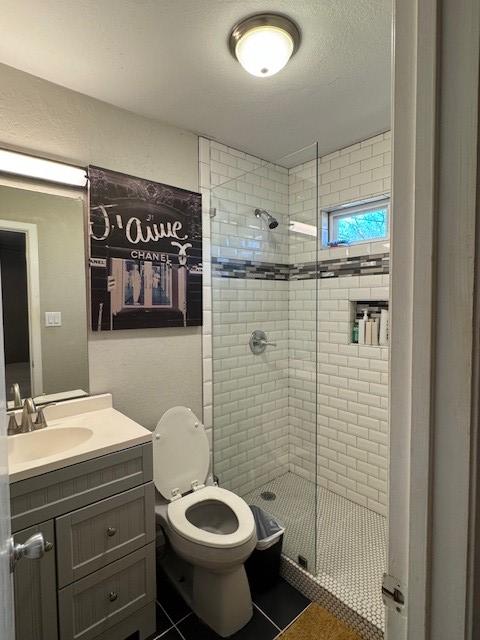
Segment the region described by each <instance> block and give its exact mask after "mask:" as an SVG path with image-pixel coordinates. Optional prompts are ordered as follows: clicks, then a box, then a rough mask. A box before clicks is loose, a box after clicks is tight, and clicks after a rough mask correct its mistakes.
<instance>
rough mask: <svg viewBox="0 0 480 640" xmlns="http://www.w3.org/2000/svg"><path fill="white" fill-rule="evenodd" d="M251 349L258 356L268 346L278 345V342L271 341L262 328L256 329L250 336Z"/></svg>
mask: <svg viewBox="0 0 480 640" xmlns="http://www.w3.org/2000/svg"><path fill="white" fill-rule="evenodd" d="M248 344H249V345H250V350H251V352H252V353H253V354H255V355H256V356H258V355H261V354H262V353H263V352H264V351H265V349H266V348H267V347H276V346H277V343H276V342H269V341H268V340H267V334H266V333H265V331H262V330H261V329H256V330H255V331H254V332H253V333H252V335H251V336H250V340H249V343H248Z"/></svg>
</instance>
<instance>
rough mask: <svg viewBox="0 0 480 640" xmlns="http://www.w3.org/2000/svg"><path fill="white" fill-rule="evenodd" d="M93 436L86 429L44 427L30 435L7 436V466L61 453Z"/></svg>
mask: <svg viewBox="0 0 480 640" xmlns="http://www.w3.org/2000/svg"><path fill="white" fill-rule="evenodd" d="M92 435H93V431H92V430H91V429H87V428H86V427H46V428H45V429H40V430H39V431H32V432H31V433H21V434H19V435H17V436H9V437H8V438H7V442H8V461H9V464H10V465H12V464H21V463H25V462H31V461H33V460H38V459H40V458H47V457H49V456H54V455H57V454H58V453H63V452H65V451H68V450H69V449H73V448H74V447H77V446H78V445H80V444H83V443H84V442H86V441H87V440H89V439H90V438H91V437H92Z"/></svg>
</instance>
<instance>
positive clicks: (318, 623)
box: [278, 602, 361, 640]
mask: <svg viewBox="0 0 480 640" xmlns="http://www.w3.org/2000/svg"><path fill="white" fill-rule="evenodd" d="M278 640H361V638H360V636H359V635H357V634H356V633H354V632H353V631H352V630H351V629H349V628H348V627H347V626H346V625H345V624H344V623H343V622H340V620H338V619H337V618H335V616H333V615H332V614H331V613H329V612H328V611H327V610H326V609H324V608H323V607H321V606H320V605H319V604H317V603H316V602H312V604H310V605H309V606H308V607H307V608H306V609H305V611H304V612H303V613H302V614H301V615H300V616H299V617H298V618H297V619H296V620H295V622H293V623H292V624H291V625H290V626H289V627H288V629H286V630H285V631H284V632H283V633H281V634H280V635H279V636H278Z"/></svg>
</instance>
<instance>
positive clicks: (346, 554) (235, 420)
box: [200, 132, 391, 637]
mask: <svg viewBox="0 0 480 640" xmlns="http://www.w3.org/2000/svg"><path fill="white" fill-rule="evenodd" d="M200 145H201V146H200V161H201V162H200V181H201V186H202V193H203V196H204V220H205V223H204V231H207V235H206V249H207V253H208V257H209V260H208V261H207V265H206V266H207V271H209V270H210V269H211V289H210V287H209V286H208V284H209V283H207V289H208V290H207V291H206V293H207V301H208V304H211V322H209V320H210V316H209V314H208V312H209V310H207V322H206V326H205V327H204V332H205V344H206V345H207V347H206V349H204V356H205V362H204V364H205V367H206V376H205V379H206V389H205V391H206V393H205V413H206V415H207V416H209V414H210V411H211V410H212V409H213V416H212V418H211V421H212V425H213V431H212V433H213V438H212V439H213V443H212V447H213V460H214V468H213V470H214V473H215V474H216V475H217V476H218V478H219V480H220V483H221V485H222V486H225V487H226V488H228V489H231V490H232V491H235V492H236V493H238V494H239V495H241V496H243V497H244V498H245V499H246V500H247V501H248V502H249V503H250V504H253V503H255V504H257V505H259V506H261V507H262V508H264V509H265V510H267V511H269V512H270V513H273V514H274V515H276V516H277V517H278V518H279V519H280V520H282V522H283V523H284V524H285V526H286V534H285V541H284V552H285V554H286V556H288V557H289V558H290V559H291V560H293V561H294V562H295V563H300V564H301V565H303V566H304V567H306V569H307V572H308V573H310V574H311V576H312V579H313V580H314V581H315V582H316V583H318V585H319V588H321V589H326V590H327V592H329V593H331V594H332V595H333V596H334V597H336V598H338V600H339V601H341V602H342V603H344V604H345V605H346V607H347V608H349V610H351V611H352V615H353V614H355V615H357V616H358V617H359V618H360V619H365V621H366V623H369V624H370V625H371V627H372V629H373V631H371V633H370V636H369V637H377V636H375V632H376V631H378V634H380V632H381V629H382V628H383V607H382V603H381V597H380V583H381V576H382V572H383V570H384V565H385V549H386V520H385V516H386V507H387V487H386V483H387V464H388V423H387V409H388V406H387V403H388V347H385V346H382V347H380V346H361V345H357V344H352V341H351V335H352V317H353V316H352V314H353V307H354V304H355V302H356V301H362V302H367V301H387V300H388V297H389V243H388V240H384V241H382V242H372V243H362V244H358V245H352V246H349V247H337V248H330V249H329V248H324V247H323V244H322V239H324V238H325V232H326V215H325V213H324V212H325V211H326V210H327V209H329V208H331V207H334V206H337V205H344V204H347V203H350V202H357V201H363V200H368V199H372V198H377V197H380V196H385V195H386V196H388V195H389V192H390V169H391V159H390V134H389V133H388V132H387V133H384V134H380V135H378V136H375V137H374V138H371V139H369V140H365V141H363V142H360V143H358V144H355V145H352V146H351V147H348V148H346V149H342V150H339V151H336V152H334V153H331V154H329V155H328V156H325V157H322V158H317V157H315V148H312V152H313V153H312V154H311V155H312V157H313V159H312V160H309V161H308V162H303V163H301V164H295V163H293V164H294V165H295V166H291V165H292V162H291V158H290V162H289V163H288V164H289V167H290V168H285V167H284V166H280V165H275V164H272V163H267V162H265V161H262V160H260V159H258V158H255V157H252V156H249V155H247V154H244V153H242V152H239V151H237V150H235V149H231V148H229V147H226V146H224V145H222V144H219V143H216V142H213V141H208V140H205V139H202V140H201V141H200ZM304 153H305V151H304ZM257 208H259V209H265V210H267V211H268V212H269V213H270V214H272V215H273V216H274V217H275V218H276V219H277V220H278V223H279V224H278V227H276V228H275V229H269V228H268V227H267V225H266V224H265V223H264V222H263V221H262V220H261V219H259V218H257V217H255V215H254V212H255V209H257ZM293 222H296V223H303V224H304V225H307V226H306V227H305V229H306V233H305V232H302V233H298V232H296V231H294V230H292V226H291V224H292V223H293ZM209 223H210V224H209ZM208 224H209V228H208V229H206V227H207V225H208ZM297 226H298V225H297ZM317 228H318V232H317V235H315V230H317ZM312 231H313V234H312ZM210 296H211V297H210ZM210 300H211V303H210ZM255 329H261V330H263V331H265V333H266V335H267V338H268V340H269V341H271V342H273V343H275V345H276V346H268V347H267V349H266V351H265V353H264V354H262V355H254V354H253V353H252V352H251V350H250V348H249V338H250V335H251V333H252V331H254V330H255ZM210 334H211V336H210ZM210 345H211V351H210ZM206 422H208V419H207V421H206ZM272 494H273V495H274V496H275V498H274V499H273V500H268V499H266V498H271V497H272ZM357 626H358V625H357ZM367 626H368V625H367ZM366 637H367V636H366ZM378 637H380V635H378Z"/></svg>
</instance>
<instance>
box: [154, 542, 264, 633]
mask: <svg viewBox="0 0 480 640" xmlns="http://www.w3.org/2000/svg"><path fill="white" fill-rule="evenodd" d="M159 565H160V566H161V568H162V570H163V571H164V572H165V573H166V574H167V576H168V577H169V578H170V580H171V582H172V584H173V585H174V586H175V588H176V589H177V591H178V592H179V593H180V595H181V596H182V598H183V599H184V600H185V602H186V603H187V604H188V605H189V606H190V607H191V608H192V609H193V611H194V612H195V613H196V615H197V616H198V617H199V618H200V620H202V621H203V622H204V623H205V624H206V625H208V626H209V627H210V628H211V629H213V630H214V631H215V632H216V633H217V634H218V635H219V636H221V637H222V638H228V636H231V635H232V634H234V633H236V632H237V631H239V630H240V629H241V628H242V627H243V626H245V625H246V624H247V622H248V621H249V620H250V618H251V617H252V615H253V606H252V598H251V595H250V587H249V584H248V580H247V574H246V573H245V569H244V566H243V565H240V566H238V567H236V568H234V569H232V571H229V572H227V573H214V572H212V571H209V570H208V569H204V568H202V567H194V566H193V565H191V564H190V563H189V562H187V561H186V560H184V559H183V558H180V557H179V556H178V555H177V554H176V553H175V552H174V551H173V550H172V549H169V551H168V552H167V553H166V554H163V557H162V560H161V562H159Z"/></svg>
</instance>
